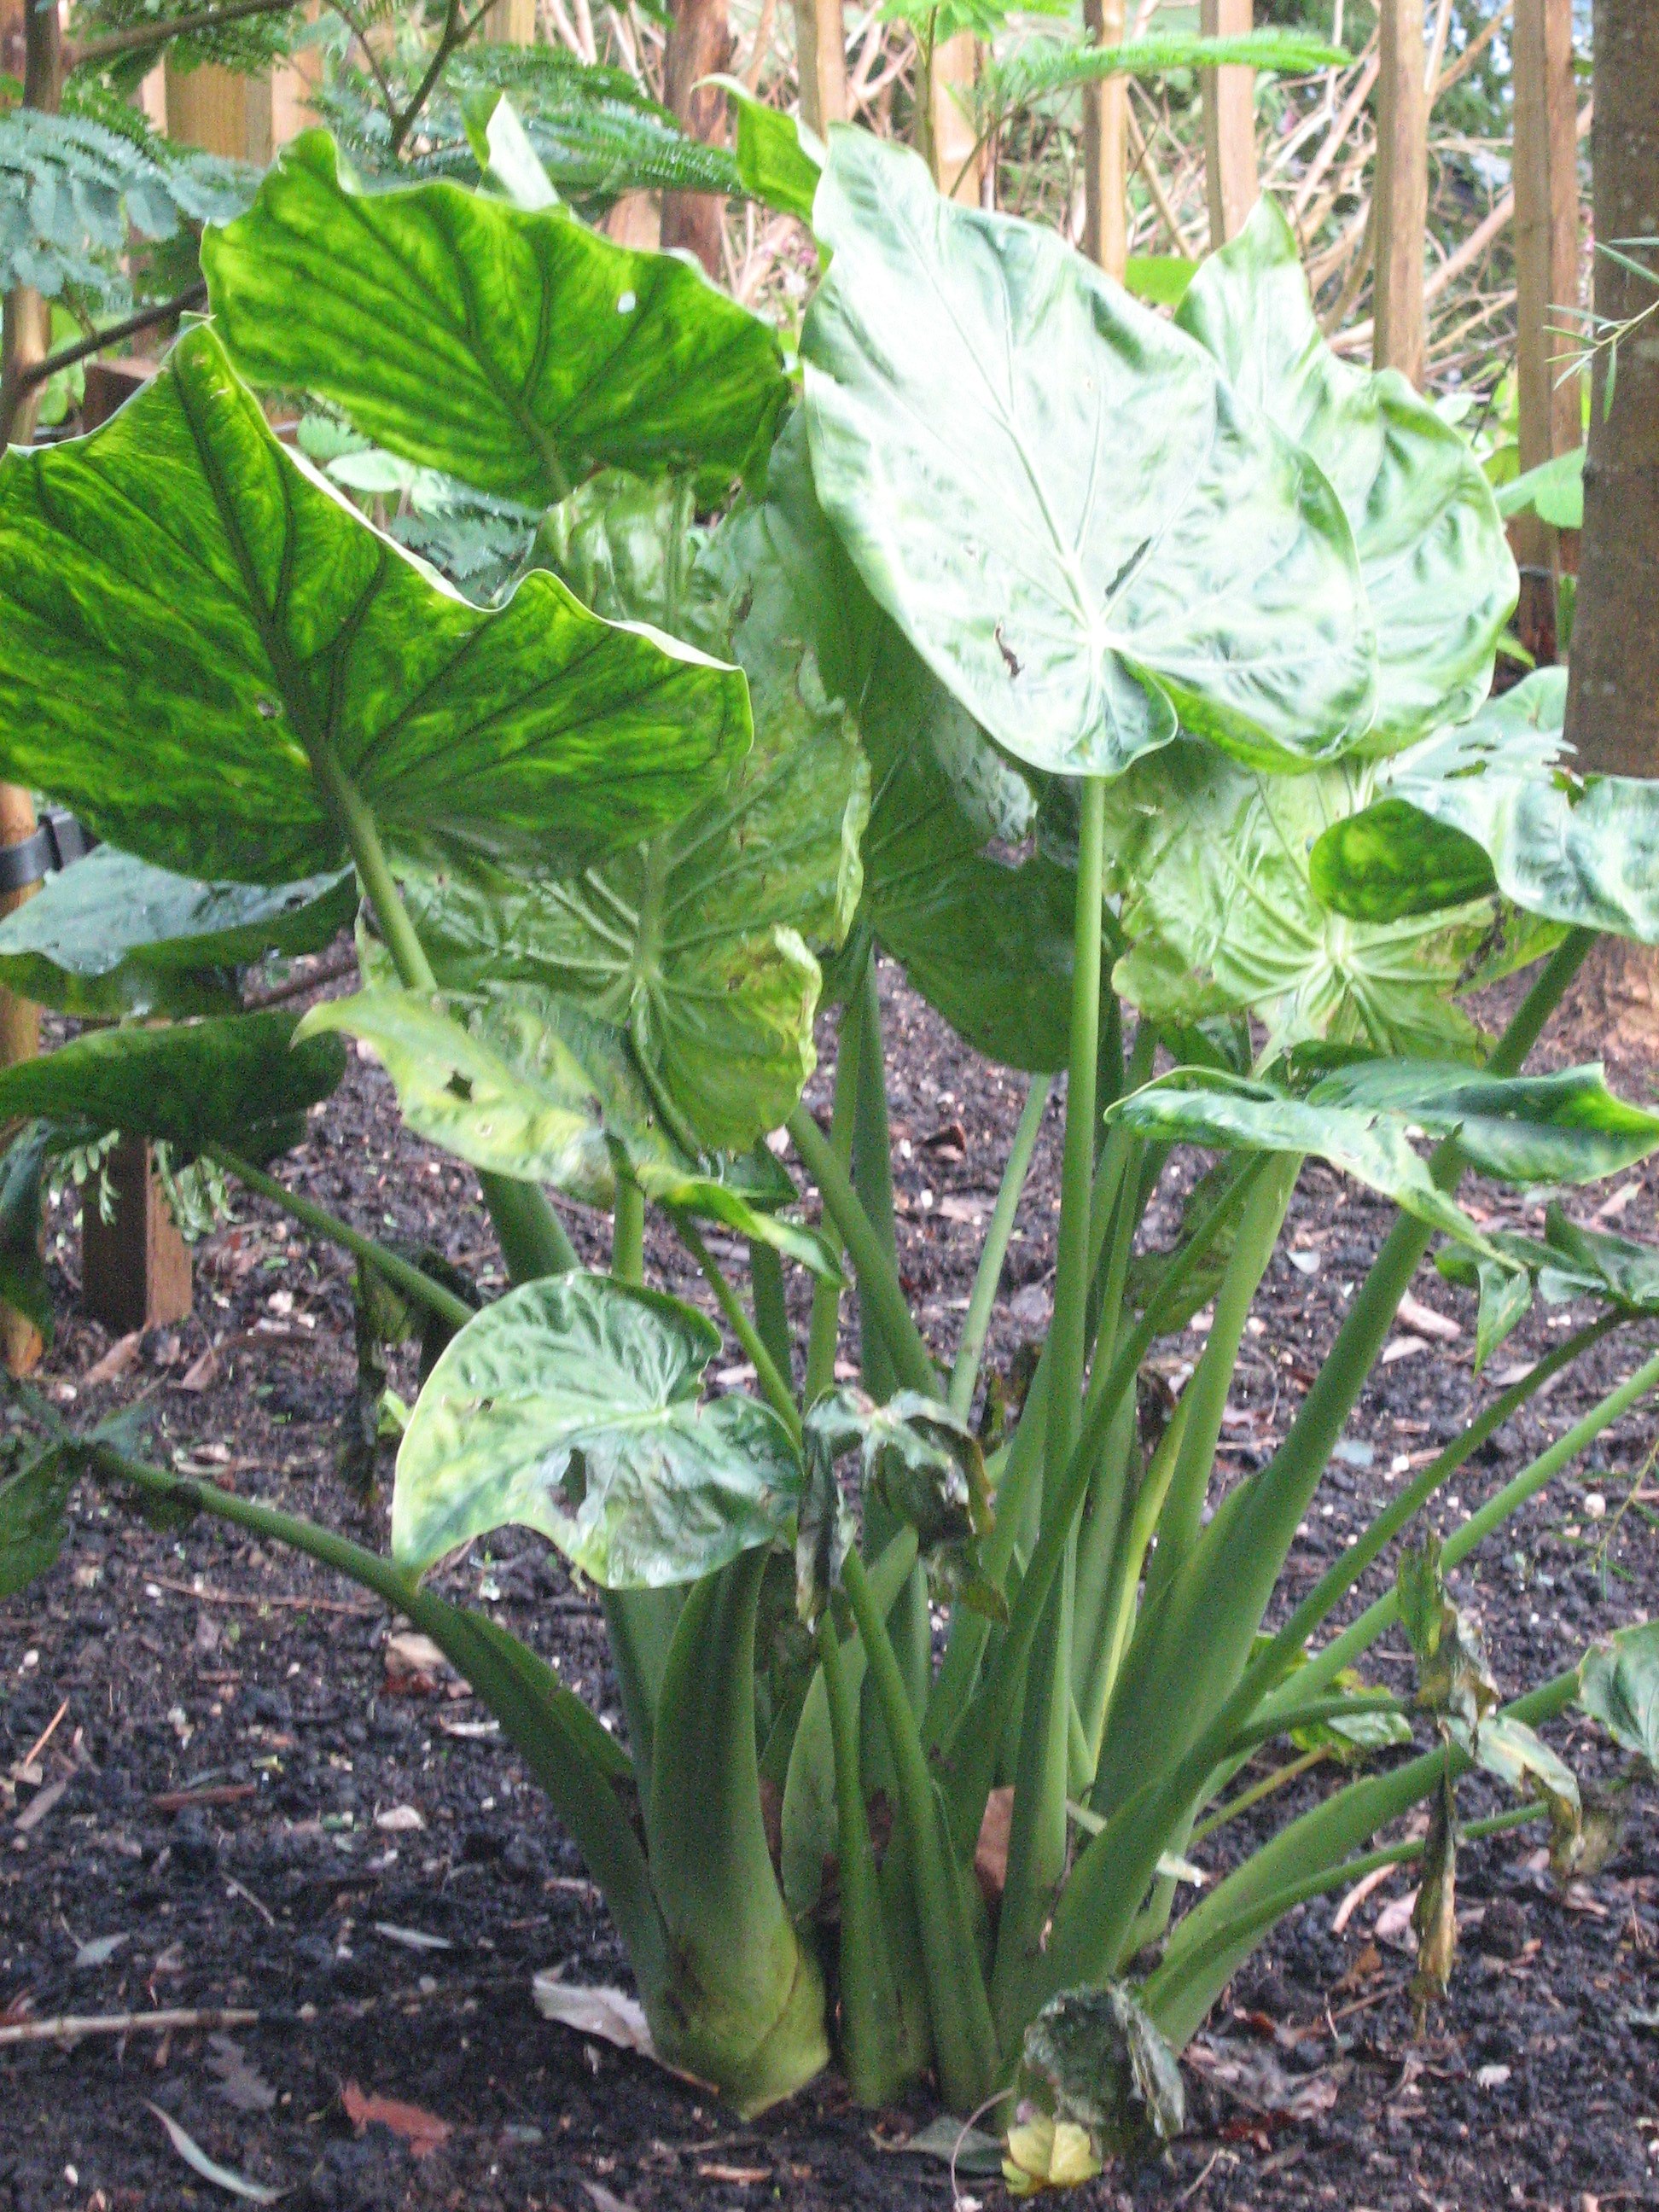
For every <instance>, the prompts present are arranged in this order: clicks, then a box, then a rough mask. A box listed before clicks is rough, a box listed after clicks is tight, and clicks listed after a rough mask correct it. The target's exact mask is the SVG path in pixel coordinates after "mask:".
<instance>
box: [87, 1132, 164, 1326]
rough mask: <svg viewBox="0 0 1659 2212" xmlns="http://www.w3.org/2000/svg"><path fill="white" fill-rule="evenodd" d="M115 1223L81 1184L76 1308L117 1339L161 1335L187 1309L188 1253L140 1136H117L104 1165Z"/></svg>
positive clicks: (91, 1191) (90, 1189) (152, 1158)
mask: <svg viewBox="0 0 1659 2212" xmlns="http://www.w3.org/2000/svg"><path fill="white" fill-rule="evenodd" d="M105 1167H106V1172H107V1174H108V1176H109V1180H110V1188H111V1189H112V1192H113V1193H114V1197H115V1218H114V1219H113V1220H112V1221H105V1220H104V1219H103V1218H102V1217H101V1216H100V1213H99V1211H98V1194H97V1192H96V1190H95V1189H94V1187H93V1185H92V1184H91V1182H88V1185H87V1187H86V1189H85V1190H84V1191H83V1193H82V1203H81V1304H82V1307H83V1309H84V1310H86V1312H88V1314H90V1315H91V1316H92V1318H93V1319H94V1321H100V1322H102V1323H103V1324H104V1327H105V1328H106V1329H109V1330H110V1331H111V1332H112V1334H115V1335H117V1336H127V1335H130V1334H131V1333H132V1331H133V1330H135V1329H144V1328H166V1327H167V1325H168V1324H169V1323H170V1322H175V1321H183V1319H184V1318H185V1315H186V1314H187V1313H188V1312H189V1311H190V1309H191V1265H190V1247H189V1246H188V1245H187V1244H186V1243H185V1240H184V1238H183V1237H181V1236H180V1235H179V1231H178V1229H177V1227H176V1225H174V1222H173V1215H172V1213H171V1212H169V1211H168V1208H167V1200H166V1199H165V1197H164V1196H163V1195H162V1193H161V1182H160V1179H159V1178H158V1176H157V1175H156V1173H155V1155H154V1153H153V1152H151V1150H150V1147H149V1146H148V1145H147V1144H146V1143H145V1142H144V1140H143V1138H142V1137H123V1138H122V1139H121V1140H120V1142H119V1143H118V1145H117V1146H116V1147H115V1149H114V1150H113V1152H111V1154H110V1155H109V1158H108V1159H107V1160H106V1163H105Z"/></svg>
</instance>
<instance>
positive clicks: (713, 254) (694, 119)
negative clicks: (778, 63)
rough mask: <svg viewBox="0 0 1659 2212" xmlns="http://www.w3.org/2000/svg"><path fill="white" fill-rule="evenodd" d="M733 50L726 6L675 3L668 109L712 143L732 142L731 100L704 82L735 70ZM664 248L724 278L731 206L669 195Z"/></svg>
mask: <svg viewBox="0 0 1659 2212" xmlns="http://www.w3.org/2000/svg"><path fill="white" fill-rule="evenodd" d="M731 61H732V26H731V23H730V21H729V20H728V18H727V15H726V0H675V5H674V19H673V21H672V23H671V26H670V28H669V33H668V46H667V50H666V52H665V54H664V56H663V80H662V82H663V104H664V106H665V107H667V108H668V109H670V110H671V112H672V113H673V114H675V115H677V116H678V118H679V119H680V121H681V122H682V123H683V124H684V125H685V127H686V129H687V130H688V131H690V134H691V136H692V137H694V138H701V139H702V140H703V141H704V142H705V143H719V142H720V140H722V139H723V138H724V137H725V136H726V94H724V93H723V92H722V91H721V90H720V88H719V86H718V85H712V84H707V83H705V82H703V80H704V79H705V78H707V77H710V76H718V75H720V73H721V72H722V71H723V70H726V69H728V68H729V67H730V66H731ZM662 242H663V244H664V246H669V247H673V246H683V247H686V248H689V250H690V252H693V253H695V254H696V257H697V258H698V260H699V261H701V262H702V265H703V267H704V268H705V269H706V270H708V273H709V275H710V276H714V277H718V276H720V274H721V264H722V263H723V261H724V259H725V252H724V247H725V242H726V202H725V201H724V200H723V199H721V198H720V196H719V195H718V194H717V193H714V192H665V193H664V194H663V196H662Z"/></svg>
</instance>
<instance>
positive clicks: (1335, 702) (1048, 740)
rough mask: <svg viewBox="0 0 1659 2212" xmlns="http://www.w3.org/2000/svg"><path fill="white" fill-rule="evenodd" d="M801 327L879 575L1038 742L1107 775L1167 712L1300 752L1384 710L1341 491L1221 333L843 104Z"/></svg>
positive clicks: (864, 549) (1245, 744)
mask: <svg viewBox="0 0 1659 2212" xmlns="http://www.w3.org/2000/svg"><path fill="white" fill-rule="evenodd" d="M815 216H816V224H817V232H818V235H819V237H820V238H821V239H822V240H823V241H824V243H825V244H826V245H827V246H829V247H830V248H832V249H833V252H834V256H835V258H834V260H833V262H832V264H831V265H830V269H829V275H828V276H826V278H825V279H824V282H823V284H822V286H821V287H820V289H819V290H818V293H817V297H816V299H815V300H814V301H813V304H812V307H811V311H810V313H809V314H808V316H807V319H806V325H805V331H804V332H803V336H802V353H803V356H804V358H805V364H806V394H807V413H808V421H809V425H810V429H811V447H812V469H813V474H814V477H815V478H816V481H817V491H818V496H819V498H820V499H821V500H822V501H823V506H824V507H825V509H826V511H827V512H828V513H829V516H830V519H831V520H832V521H833V522H834V524H835V526H836V529H837V531H838V532H840V533H841V536H842V538H843V540H844V541H845V543H846V544H847V547H848V550H849V552H850V553H851V554H852V556H853V558H854V562H856V563H857V565H858V568H859V569H860V573H861V574H862V575H863V577H864V580H865V581H866V584H867V585H868V586H869V587H870V589H871V591H872V592H873V593H874V595H875V597H876V599H878V600H879V601H880V603H881V604H882V605H884V607H885V608H886V609H887V611H888V612H889V613H890V614H891V615H892V616H893V617H894V618H895V620H896V622H897V623H899V625H900V627H901V628H902V629H903V630H904V632H905V634H906V635H907V636H908V638H909V640H910V641H911V643H912V644H913V645H914V646H915V648H916V650H917V651H918V652H919V653H921V655H922V657H923V659H926V660H927V662H928V664H929V665H930V666H931V667H932V668H933V670H934V671H935V673H936V674H938V675H939V677H940V678H942V679H943V680H944V681H945V683H946V684H948V685H949V686H950V687H951V690H953V691H954V692H955V693H956V695H957V697H958V698H959V699H960V700H961V701H962V702H963V705H964V706H965V707H966V708H968V709H969V712H970V713H971V714H973V715H974V716H975V719H976V720H978V721H979V722H980V723H981V724H982V726H984V727H985V729H987V731H988V732H990V734H991V735H992V736H993V737H994V738H996V739H997V741H998V742H999V743H1000V744H1003V745H1005V746H1006V748H1007V749H1008V750H1009V751H1010V752H1012V753H1013V754H1014V755H1015V756H1016V757H1018V758H1019V759H1022V760H1024V761H1028V762H1030V763H1031V764H1032V765H1034V766H1036V767H1038V768H1042V769H1051V770H1058V771H1060V772H1063V773H1065V774H1067V775H1083V774H1092V775H1116V774H1118V773H1120V772H1121V770H1122V769H1124V768H1126V767H1127V765H1128V764H1129V763H1130V762H1131V761H1132V760H1133V759H1134V758H1135V757H1137V756H1138V755H1139V754H1141V753H1143V752H1146V751H1148V750H1152V748H1154V747H1156V746H1158V745H1162V744H1167V743H1168V742H1169V740H1170V738H1172V737H1173V736H1174V735H1175V732H1176V724H1177V720H1179V721H1180V722H1181V723H1182V724H1184V725H1185V726H1187V727H1188V728H1189V729H1191V730H1194V731H1196V732H1200V733H1202V734H1204V735H1206V736H1209V737H1212V738H1214V739H1215V740H1216V741H1217V742H1218V743H1220V744H1225V745H1227V746H1229V747H1230V748H1231V749H1232V750H1236V751H1237V752H1239V753H1241V754H1242V755H1243V756H1244V757H1248V758H1251V759H1254V760H1256V761H1259V762H1261V763H1265V764H1268V765H1276V766H1278V767H1280V768H1285V767H1299V766H1303V765H1305V764H1306V763H1308V762H1310V761H1312V760H1317V759H1322V758H1324V757H1329V756H1331V755H1333V754H1335V753H1338V752H1340V751H1341V750H1343V749H1344V748H1345V747H1346V746H1348V745H1351V744H1353V743H1354V742H1355V741H1356V740H1357V739H1358V738H1360V737H1361V736H1363V734H1364V731H1365V729H1366V728H1367V726H1369V724H1370V716H1371V708H1372V702H1373V698H1374V694H1375V688H1376V650H1375V644H1374V641H1373V639H1372V637H1371V634H1370V619H1369V617H1368V615H1367V613H1366V611H1365V604H1364V592H1363V589H1362V588H1361V586H1360V583H1359V579H1358V564H1357V562H1356V558H1355V555H1354V549H1353V540H1352V533H1351V532H1350V531H1349V528H1348V525H1347V523H1346V520H1345V519H1344V517H1343V514H1342V512H1341V509H1340V506H1339V505H1338V502H1337V500H1336V496H1335V494H1334V492H1333V491H1332V490H1331V489H1330V487H1329V485H1328V483H1326V482H1325V480H1324V478H1323V477H1322V476H1321V474H1320V473H1319V471H1318V470H1317V469H1316V468H1315V467H1314V466H1313V465H1311V464H1310V463H1309V462H1308V461H1307V459H1305V457H1304V456H1303V455H1301V454H1300V453H1298V452H1297V449H1296V448H1295V447H1293V446H1292V445H1291V442H1290V441H1289V440H1288V439H1286V438H1285V437H1284V435H1282V434H1281V433H1280V432H1279V431H1278V430H1277V429H1275V428H1274V427H1273V424H1272V423H1271V422H1268V421H1267V419H1266V418H1265V417H1264V416H1261V415H1258V414H1254V413H1251V412H1250V411H1249V410H1246V409H1244V408H1243V407H1242V406H1241V405H1240V404H1239V403H1238V402H1237V400H1235V398H1233V396H1232V394H1231V392H1230V391H1229V389H1228V388H1227V386H1226V385H1225V383H1224V381H1223V380H1222V379H1221V378H1220V376H1219V375H1218V372H1217V370H1216V368H1215V364H1214V363H1213V362H1212V360H1211V359H1210V357H1209V356H1208V355H1207V354H1206V352H1205V350H1204V349H1203V348H1202V347H1201V346H1200V345H1198V344H1197V343H1194V341H1193V340H1191V339H1188V338H1187V337H1185V336H1184V335H1183V334H1182V333H1181V332H1180V331H1176V330H1173V329H1172V328H1171V327H1170V325H1169V324H1168V323H1167V322H1165V321H1163V320H1162V319H1160V318H1159V317H1158V316H1157V315H1155V314H1153V313H1151V312H1150V311H1149V310H1147V309H1146V308H1143V307H1139V305H1138V304H1137V303H1136V302H1135V301H1133V300H1132V299H1131V298H1130V297H1129V295H1127V293H1125V292H1124V291H1123V290H1122V289H1121V288H1120V287H1119V286H1117V285H1115V284H1114V283H1111V281H1110V280H1109V278H1107V277H1104V276H1102V275H1101V274H1100V272H1099V271H1098V270H1096V269H1094V268H1093V267H1092V266H1091V264H1089V263H1088V262H1086V261H1085V260H1084V259H1083V258H1082V257H1081V256H1080V255H1079V254H1076V253H1074V252H1072V251H1071V250H1070V248H1069V247H1067V246H1066V245H1065V244H1064V242H1063V241H1062V240H1060V239H1059V238H1057V237H1056V236H1055V235H1054V234H1053V233H1052V232H1051V231H1048V230H1044V229H1040V228H1037V227H1036V226H1035V225H1033V224H1030V223H1026V222H1018V221H1015V220H1013V219H1012V218H1011V217H1007V216H997V215H987V214H984V213H981V212H980V211H979V210H970V209H967V208H963V207H961V206H958V205H957V204H956V203H955V202H954V201H952V200H949V199H946V198H945V197H943V196H942V195H941V194H940V193H939V191H936V190H935V188H934V186H933V180H932V179H931V178H930V177H929V175H928V173H927V169H926V167H924V165H923V164H922V163H921V161H919V160H918V159H917V158H916V156H915V155H912V154H908V153H905V152H902V151H900V150H899V149H896V148H895V147H893V146H890V145H887V144H884V143H878V141H877V140H875V139H873V138H869V137H866V136H864V135H863V134H862V133H861V132H857V131H846V130H838V131H834V132H832V133H831V144H830V156H829V167H828V168H827V169H826V171H825V173H824V177H823V183H822V184H821V185H819V188H818V194H817V203H816V209H815Z"/></svg>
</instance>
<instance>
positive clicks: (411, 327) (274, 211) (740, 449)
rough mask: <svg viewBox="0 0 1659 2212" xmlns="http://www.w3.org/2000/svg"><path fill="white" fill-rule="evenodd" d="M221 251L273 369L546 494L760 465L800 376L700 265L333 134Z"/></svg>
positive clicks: (503, 490) (263, 370)
mask: <svg viewBox="0 0 1659 2212" xmlns="http://www.w3.org/2000/svg"><path fill="white" fill-rule="evenodd" d="M202 265H203V268H204V271H205V273H206V276H207V279H208V286H209V298H210V302H211V304H212V308H213V313H214V315H215V318H216V320H217V322H218V323H219V324H220V325H221V326H222V328H223V331H224V332H225V337H226V342H227V343H228V345H229V347H230V349H231V351H232V353H233V354H234V356H235V358H236V360H237V362H239V364H240V366H241V368H243V369H244V371H245V372H246V374H248V375H249V376H251V377H252V378H253V379H254V380H255V381H256V382H258V383H261V384H265V385H278V386H283V387H284V388H286V389H289V390H299V391H308V392H316V393H318V394H319V396H320V397H322V398H327V399H331V400H332V401H333V402H334V403H335V404H336V405H337V406H339V407H342V408H343V409H344V410H345V411H346V413H347V414H348V415H349V416H350V417H351V420H352V421H353V422H355V423H356V426H357V428H359V429H360V430H362V432H364V433H365V435H368V437H371V438H373V439H374V441H375V443H376V444H377V445H380V446H384V447H386V449H387V451H388V452H390V453H401V454H402V455H403V456H404V459H407V460H411V461H418V462H421V463H422V464H423V465H426V466H427V467H428V468H435V469H441V470H443V471H445V472H446V473H447V475H450V476H455V477H461V478H462V479H463V480H464V481H465V483H471V484H476V485H477V486H478V487H479V488H480V489H482V490H484V491H489V492H494V493H496V494H498V495H501V496H502V497H504V498H507V499H514V500H523V501H526V502H528V503H531V504H534V505H538V506H542V505H545V504H546V503H547V502H548V501H550V500H553V499H557V498H559V497H561V496H562V495H563V493H564V492H565V491H566V490H567V489H568V488H569V486H570V484H571V483H574V482H576V481H577V480H578V479H579V478H580V477H582V476H584V475H586V473H587V472H588V471H589V470H591V469H592V468H595V467H602V466H606V465H612V466H616V467H620V468H627V469H633V470H635V471H640V472H641V473H647V472H652V473H654V472H657V471H687V470H690V471H704V470H707V471H711V472H714V473H717V474H719V475H720V476H722V477H725V478H726V479H728V480H729V479H730V478H731V477H735V476H738V475H741V474H744V473H745V472H746V471H749V470H750V468H752V467H753V466H754V465H756V463H757V462H758V461H759V460H760V459H762V457H763V455H764V453H765V451H766V448H767V446H768V445H769V442H770V441H771V435H772V431H773V428H774V426H775V422H776V418H777V416H778V414H779V412H780V410H781V408H782V405H783V403H784V398H785V396H786V392H787V386H786V383H785V380H784V374H783V362H782V356H781V351H780V349H779V346H778V342H777V339H776V337H775V336H774V334H773V332H772V331H770V330H769V328H768V327H767V325H765V324H764V323H763V322H761V321H759V320H758V319H757V317H755V316H753V315H751V314H750V313H749V312H748V310H747V309H746V308H743V307H738V305H737V304H736V302H735V301H732V300H729V299H727V298H726V296H725V295H723V294H722V293H720V292H718V291H716V290H715V289H714V286H713V285H712V284H710V283H708V280H707V279H706V278H705V277H704V276H703V274H702V270H700V269H698V268H696V267H695V266H694V265H693V264H691V263H690V261H688V260H686V259H684V258H681V257H680V256H678V255H677V254H670V253H641V252H634V251H633V250H632V249H631V248H629V247H628V246H617V245H615V244H613V243H612V242H611V240H609V239H607V238H604V237H601V236H600V235H599V233H598V232H596V231H592V230H588V229H587V228H585V227H584V226H583V225H582V224H581V223H580V222H576V221H575V220H574V217H572V216H568V215H567V214H565V213H564V212H562V210H556V209H550V210H546V211H545V212H541V213H537V212H526V211H525V210H521V209H519V208H515V207H513V206H510V205H508V204H507V203H506V202H504V201H501V200H497V199H492V198H489V197H485V196H484V195H483V194H481V193H477V192H469V191H464V190H463V189H462V188H461V187H460V186H459V185H453V184H449V183H446V182H437V183H432V184H423V185H414V186H412V187H410V188H408V189H406V190H403V191H381V192H364V191H362V190H361V189H360V188H359V187H358V185H356V180H355V179H352V178H351V177H349V175H348V174H346V173H343V171H342V168H341V167H340V163H339V159H338V156H337V153H336V150H335V147H334V143H333V141H332V140H331V138H330V137H329V136H328V134H327V132H326V131H306V132H305V133H304V134H303V135H302V136H301V137H298V138H296V139H295V140H294V141H293V143H291V144H289V145H288V146H286V147H284V149H283V152H282V154H281V155H280V157H279V158H278V160H277V161H276V166H275V167H273V168H272V169H271V170H270V172H269V173H267V175H266V177H265V179H264V183H263V185H261V186H260V188H259V192H258V197H257V198H256V199H255V201H254V203H253V205H252V207H251V208H250V209H249V210H248V211H247V213H246V215H245V216H240V218H239V219H238V220H237V221H236V222H234V223H231V224H229V225H228V226H227V227H226V228H223V229H217V230H212V231H210V232H209V234H208V235H207V236H206V238H205V239H204V240H203V246H202Z"/></svg>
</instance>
